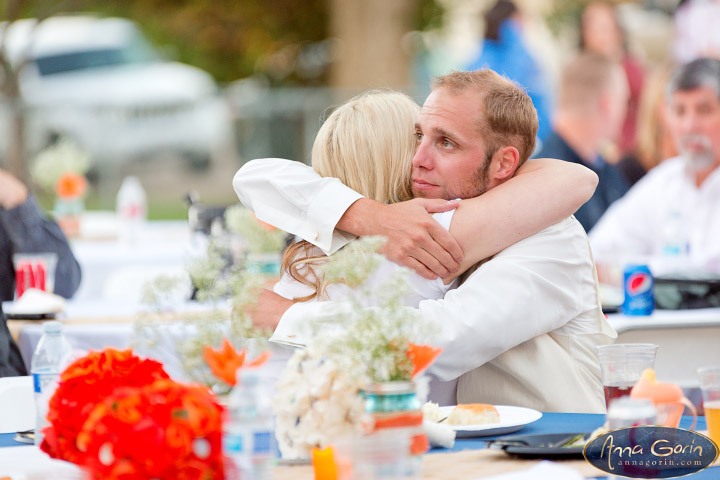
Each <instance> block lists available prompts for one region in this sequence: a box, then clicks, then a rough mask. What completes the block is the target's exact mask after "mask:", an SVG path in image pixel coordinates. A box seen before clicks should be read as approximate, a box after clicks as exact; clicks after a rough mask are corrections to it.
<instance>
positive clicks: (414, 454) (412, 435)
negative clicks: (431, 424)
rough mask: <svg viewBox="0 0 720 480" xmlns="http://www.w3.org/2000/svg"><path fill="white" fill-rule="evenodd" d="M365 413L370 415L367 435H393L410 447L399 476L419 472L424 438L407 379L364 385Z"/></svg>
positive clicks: (417, 402)
mask: <svg viewBox="0 0 720 480" xmlns="http://www.w3.org/2000/svg"><path fill="white" fill-rule="evenodd" d="M362 394H363V399H364V401H365V412H366V413H368V414H369V415H371V416H372V419H373V428H372V433H371V434H370V435H371V436H373V435H377V436H383V435H387V434H393V435H396V436H400V437H401V438H402V440H403V441H404V440H405V439H407V444H408V445H409V446H410V452H409V453H410V455H409V456H408V457H407V461H406V465H405V466H404V468H403V477H405V478H413V477H416V476H417V475H419V473H420V467H421V463H422V454H423V453H425V452H426V451H427V449H428V441H427V437H426V436H425V433H424V432H423V428H422V419H423V415H422V405H421V402H420V400H419V399H418V397H417V394H416V391H415V384H414V383H413V382H409V381H398V382H384V383H376V384H372V385H370V386H368V387H367V388H365V389H364V390H363V392H362Z"/></svg>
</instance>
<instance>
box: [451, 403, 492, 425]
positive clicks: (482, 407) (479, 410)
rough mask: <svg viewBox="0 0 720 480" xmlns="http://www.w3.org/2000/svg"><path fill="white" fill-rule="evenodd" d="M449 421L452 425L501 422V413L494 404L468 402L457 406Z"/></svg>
mask: <svg viewBox="0 0 720 480" xmlns="http://www.w3.org/2000/svg"><path fill="white" fill-rule="evenodd" d="M447 421H448V423H449V424H450V425H477V424H485V423H499V422H500V414H499V413H498V411H497V409H496V408H495V407H494V406H492V405H488V404H486V403H466V404H461V405H458V406H457V407H455V408H454V409H453V411H452V412H451V413H450V416H449V417H448V420H447Z"/></svg>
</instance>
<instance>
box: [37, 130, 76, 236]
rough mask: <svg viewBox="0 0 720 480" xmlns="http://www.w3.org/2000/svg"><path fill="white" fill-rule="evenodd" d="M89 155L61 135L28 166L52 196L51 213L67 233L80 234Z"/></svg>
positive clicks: (39, 183) (71, 234) (38, 181)
mask: <svg viewBox="0 0 720 480" xmlns="http://www.w3.org/2000/svg"><path fill="white" fill-rule="evenodd" d="M89 167H90V157H89V155H88V154H87V153H86V152H85V151H83V150H82V149H80V148H79V147H78V146H77V145H76V144H75V143H74V142H72V141H71V140H69V139H67V138H60V139H58V140H57V141H56V142H55V143H53V144H52V145H50V146H48V147H47V148H45V149H44V150H42V151H41V152H40V153H39V154H38V155H37V157H35V161H34V163H33V165H32V167H31V172H32V176H33V179H34V180H35V182H36V183H37V184H38V185H39V186H40V187H41V188H42V189H43V190H45V191H46V192H47V193H48V194H51V195H53V194H54V195H55V207H54V210H53V213H54V215H55V218H56V219H57V222H58V224H59V225H60V228H62V229H63V232H64V233H65V234H66V235H67V236H76V235H77V234H78V233H79V229H80V222H79V215H80V213H82V212H83V210H84V208H85V206H84V202H83V199H84V197H85V193H86V191H87V180H86V179H85V174H86V173H87V171H88V168H89Z"/></svg>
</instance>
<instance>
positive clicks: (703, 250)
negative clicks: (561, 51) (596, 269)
mask: <svg viewBox="0 0 720 480" xmlns="http://www.w3.org/2000/svg"><path fill="white" fill-rule="evenodd" d="M718 22H720V1H715V0H687V1H680V2H679V3H678V5H677V7H676V9H675V12H674V17H673V23H674V30H675V31H674V33H673V40H672V48H671V49H670V51H668V52H667V57H666V59H665V61H664V62H661V63H659V64H658V63H657V62H656V64H654V65H651V64H649V63H648V62H646V61H645V60H644V59H642V58H638V56H636V55H634V54H633V53H632V51H631V49H630V48H629V46H628V45H629V40H628V36H627V33H626V31H625V29H624V28H623V23H622V21H621V16H620V15H619V12H618V9H617V4H616V3H613V2H603V1H593V2H590V3H588V4H587V5H586V6H585V7H584V8H583V10H582V12H581V15H580V16H579V18H578V44H577V48H576V49H575V51H574V52H573V55H572V57H571V58H570V59H569V60H568V61H567V62H565V64H564V67H563V69H562V72H561V74H560V76H559V80H558V81H557V85H556V88H554V89H553V88H552V86H551V83H550V82H549V81H548V78H547V75H546V72H545V71H544V70H543V68H541V65H540V62H539V61H538V59H537V58H535V57H534V56H533V53H532V51H531V49H530V48H528V40H527V39H526V38H525V37H524V35H523V17H522V10H521V8H519V7H518V5H516V4H515V3H513V2H511V1H509V0H500V1H497V2H496V3H494V4H493V5H492V6H491V7H490V8H489V9H488V10H487V11H486V12H485V14H484V32H485V35H484V36H485V38H484V39H483V42H482V46H481V49H480V52H479V54H478V55H477V56H476V58H474V59H473V60H472V61H471V62H470V63H469V64H468V65H467V69H476V68H483V67H489V68H492V69H493V70H495V71H497V72H499V73H502V74H504V75H506V76H508V77H509V78H511V79H512V80H514V81H516V82H517V83H519V84H520V85H522V86H523V87H524V88H525V89H526V90H527V91H528V93H529V95H530V97H531V98H532V100H533V102H534V104H535V107H536V109H537V111H538V116H539V119H540V129H539V131H538V149H537V150H536V151H535V156H537V157H554V158H560V159H563V160H566V161H569V162H576V163H580V164H583V165H585V166H587V167H588V168H591V169H592V170H594V171H595V172H596V173H597V174H598V177H599V184H598V188H597V191H596V192H595V195H594V196H593V198H592V199H591V200H590V201H589V202H587V203H586V204H585V205H584V206H583V207H582V208H581V209H580V210H578V212H577V213H576V217H577V219H578V220H579V221H580V223H581V224H582V225H583V227H584V228H585V229H586V231H587V232H588V233H589V236H590V240H591V243H592V245H593V249H594V251H595V253H596V254H597V256H598V257H599V258H600V259H607V258H608V257H612V258H613V259H614V261H616V262H619V263H623V262H624V263H627V262H628V261H638V260H641V261H642V260H645V261H647V263H651V264H652V263H653V260H652V259H653V258H662V257H667V256H673V257H674V258H675V259H677V258H682V260H683V261H682V262H680V263H678V262H675V263H672V264H671V263H669V262H664V263H663V262H656V265H655V266H656V268H658V269H659V270H660V273H663V272H662V270H664V269H665V268H666V267H667V266H668V265H672V268H676V269H677V268H678V266H680V267H681V268H685V269H704V270H708V269H709V270H714V271H715V272H717V273H720V244H718V242H716V241H714V240H713V239H714V238H717V237H718V235H720V213H718V212H716V209H715V207H716V206H717V207H720V168H718V166H720V60H717V58H720V30H718V29H717V28H716V27H715V26H716V25H717V24H718ZM718 210H719V211H720V208H719V209H718Z"/></svg>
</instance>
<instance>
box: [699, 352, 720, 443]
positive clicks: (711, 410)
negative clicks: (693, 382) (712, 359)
mask: <svg viewBox="0 0 720 480" xmlns="http://www.w3.org/2000/svg"><path fill="white" fill-rule="evenodd" d="M698 375H699V376H700V388H701V389H702V393H703V404H704V405H705V420H706V421H707V427H708V431H709V432H710V438H712V439H713V441H715V443H719V444H720V366H717V367H702V368H700V369H698Z"/></svg>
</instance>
